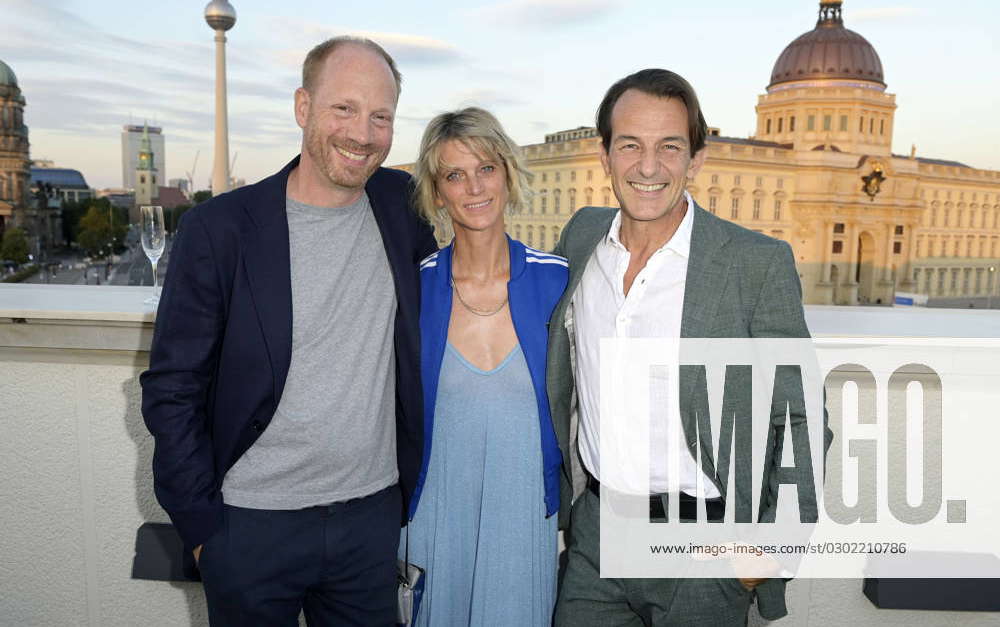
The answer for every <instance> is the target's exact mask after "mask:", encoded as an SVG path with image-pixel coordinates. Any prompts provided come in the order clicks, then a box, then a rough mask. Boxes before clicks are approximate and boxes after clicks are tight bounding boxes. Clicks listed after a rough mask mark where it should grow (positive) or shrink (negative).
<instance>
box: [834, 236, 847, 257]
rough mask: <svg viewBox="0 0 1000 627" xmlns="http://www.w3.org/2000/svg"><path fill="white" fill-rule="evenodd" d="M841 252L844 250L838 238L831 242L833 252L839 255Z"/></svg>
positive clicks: (842, 243)
mask: <svg viewBox="0 0 1000 627" xmlns="http://www.w3.org/2000/svg"><path fill="white" fill-rule="evenodd" d="M842 252H844V242H843V241H841V240H839V239H838V240H836V241H834V242H833V254H834V255H839V254H840V253H842Z"/></svg>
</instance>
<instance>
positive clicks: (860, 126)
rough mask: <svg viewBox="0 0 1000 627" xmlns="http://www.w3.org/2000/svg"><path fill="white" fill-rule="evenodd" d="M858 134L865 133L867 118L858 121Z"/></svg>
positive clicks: (862, 117) (863, 117)
mask: <svg viewBox="0 0 1000 627" xmlns="http://www.w3.org/2000/svg"><path fill="white" fill-rule="evenodd" d="M858 132H859V133H864V132H865V116H861V119H859V120H858Z"/></svg>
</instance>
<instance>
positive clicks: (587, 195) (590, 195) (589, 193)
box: [583, 187, 594, 207]
mask: <svg viewBox="0 0 1000 627" xmlns="http://www.w3.org/2000/svg"><path fill="white" fill-rule="evenodd" d="M583 200H584V202H585V203H586V204H587V206H588V207H589V206H590V205H592V204H594V190H592V189H591V188H589V187H588V188H587V189H586V190H585V191H584V192H583Z"/></svg>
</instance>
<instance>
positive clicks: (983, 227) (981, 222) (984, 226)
mask: <svg viewBox="0 0 1000 627" xmlns="http://www.w3.org/2000/svg"><path fill="white" fill-rule="evenodd" d="M979 228H981V229H985V228H986V209H983V217H982V218H981V220H980V224H979Z"/></svg>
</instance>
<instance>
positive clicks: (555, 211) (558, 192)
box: [552, 189, 562, 215]
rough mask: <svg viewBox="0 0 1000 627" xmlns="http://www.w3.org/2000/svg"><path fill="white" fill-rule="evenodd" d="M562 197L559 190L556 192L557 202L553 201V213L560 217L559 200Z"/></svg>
mask: <svg viewBox="0 0 1000 627" xmlns="http://www.w3.org/2000/svg"><path fill="white" fill-rule="evenodd" d="M561 195H562V194H561V193H560V190H558V189H557V190H556V191H555V200H553V201H552V206H553V213H555V214H556V215H559V199H560V196H561Z"/></svg>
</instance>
